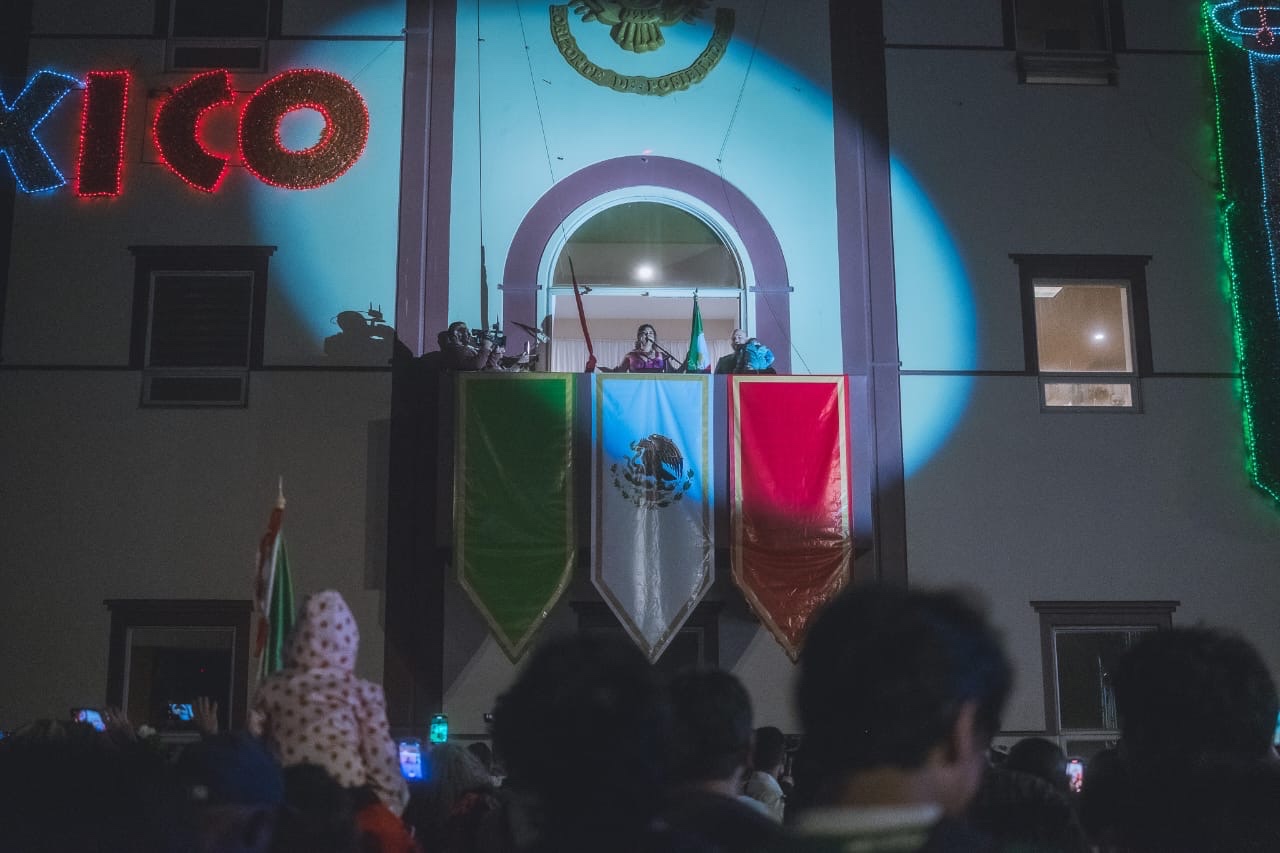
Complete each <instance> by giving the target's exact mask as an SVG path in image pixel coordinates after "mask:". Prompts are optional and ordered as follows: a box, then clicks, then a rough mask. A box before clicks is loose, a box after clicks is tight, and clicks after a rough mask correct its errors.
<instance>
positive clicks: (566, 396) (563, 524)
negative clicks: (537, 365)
mask: <svg viewBox="0 0 1280 853" xmlns="http://www.w3.org/2000/svg"><path fill="white" fill-rule="evenodd" d="M573 379H574V374H567V373H506V374H503V373H488V374H487V373H459V374H457V382H458V385H457V389H458V398H457V412H458V421H457V438H456V440H455V442H454V447H455V458H454V476H453V524H454V527H453V537H454V541H453V555H454V564H455V565H456V567H457V571H458V583H460V584H461V585H462V587H463V589H465V590H466V591H467V595H469V596H470V597H471V600H472V601H473V602H474V603H475V605H476V607H477V608H479V610H480V613H481V614H482V615H483V616H484V618H485V621H486V622H488V623H489V627H490V629H491V630H492V631H493V635H494V637H495V639H497V641H498V643H499V645H501V646H502V648H503V650H504V651H505V652H506V653H507V655H508V656H509V657H510V658H511V659H512V660H517V659H519V657H520V656H521V655H522V654H524V652H525V650H526V649H527V648H528V646H529V643H530V641H531V640H532V639H533V636H534V634H535V633H536V632H537V630H538V627H539V626H540V625H541V624H542V621H543V620H544V619H545V618H546V617H547V613H548V612H550V610H551V608H552V606H554V605H555V603H556V601H557V599H559V598H560V594H561V593H563V592H564V589H565V587H566V586H567V585H568V583H569V579H570V577H571V575H572V573H573V566H574V562H575V561H576V559H577V549H576V547H575V543H574V538H573V515H572V507H573V470H572V450H573V399H574V396H573V395H574V386H573Z"/></svg>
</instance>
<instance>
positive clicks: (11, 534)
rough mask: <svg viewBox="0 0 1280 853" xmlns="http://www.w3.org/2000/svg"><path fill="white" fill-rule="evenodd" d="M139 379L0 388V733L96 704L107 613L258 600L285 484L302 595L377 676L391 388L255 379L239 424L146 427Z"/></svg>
mask: <svg viewBox="0 0 1280 853" xmlns="http://www.w3.org/2000/svg"><path fill="white" fill-rule="evenodd" d="M139 381H140V380H139V375H138V374H137V373H136V372H132V371H112V372H80V371H18V370H6V371H0V400H3V401H4V404H3V405H2V406H0V471H3V472H4V476H3V479H0V577H2V578H3V582H4V595H3V596H0V648H3V649H4V653H3V654H2V655H0V684H4V685H5V687H4V690H0V729H11V728H13V727H15V726H16V725H19V724H21V723H23V722H27V721H29V720H31V719H34V718H37V717H44V716H56V717H61V716H63V715H65V714H66V712H67V709H68V708H70V707H72V706H76V705H88V706H98V705H101V704H102V702H103V701H104V699H105V696H106V675H107V646H108V629H109V623H110V620H109V618H108V613H107V609H106V608H105V607H104V606H103V604H102V602H103V600H104V599H108V598H233V599H234V598H239V599H248V598H252V596H253V579H254V574H255V561H256V554H257V545H258V540H259V539H260V538H261V536H262V534H263V532H264V530H265V527H266V523H267V518H268V515H269V514H270V511H271V507H272V504H273V502H274V500H275V494H276V483H277V477H279V476H283V477H284V485H285V492H286V497H287V498H288V502H289V503H288V507H287V509H286V510H285V524H284V531H285V539H286V542H287V544H288V548H289V559H290V567H291V570H292V573H293V582H294V590H295V593H296V594H297V595H299V596H301V595H304V594H306V593H308V592H311V591H317V590H320V589H327V588H332V589H337V590H339V591H340V592H342V594H343V595H344V596H345V597H346V598H347V600H348V601H349V602H350V604H351V607H352V610H353V611H354V612H355V615H356V619H357V621H358V623H359V625H360V628H361V643H360V651H359V657H358V660H357V671H358V672H359V673H360V674H361V675H363V676H366V677H370V678H375V679H377V678H380V677H381V673H382V652H383V643H382V626H381V624H380V620H381V613H382V606H381V605H382V602H381V593H380V588H381V578H382V576H383V573H384V561H385V518H386V512H385V505H386V457H385V452H386V439H385V435H386V419H387V417H388V414H389V408H390V384H391V383H390V377H389V375H388V374H385V373H346V374H333V373H290V372H265V373H255V374H254V375H253V376H252V378H251V381H250V391H249V393H250V405H249V407H248V408H246V409H226V410H222V409H197V410H180V409H139V408H138V393H139Z"/></svg>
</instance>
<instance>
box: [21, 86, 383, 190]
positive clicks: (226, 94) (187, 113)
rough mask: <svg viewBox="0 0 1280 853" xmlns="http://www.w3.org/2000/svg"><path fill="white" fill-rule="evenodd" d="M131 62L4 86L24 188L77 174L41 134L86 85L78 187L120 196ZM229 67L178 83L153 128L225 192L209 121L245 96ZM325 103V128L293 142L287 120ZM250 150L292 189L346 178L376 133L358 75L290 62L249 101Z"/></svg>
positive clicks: (188, 165) (202, 185)
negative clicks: (208, 142) (285, 133)
mask: <svg viewBox="0 0 1280 853" xmlns="http://www.w3.org/2000/svg"><path fill="white" fill-rule="evenodd" d="M129 83H130V78H129V72H128V71H91V72H89V74H88V77H87V79H86V80H85V81H84V82H81V81H80V80H77V79H76V78H74V77H69V76H67V75H65V74H59V73H57V72H54V71H39V72H36V74H34V75H33V76H32V77H31V79H30V80H28V81H27V85H26V87H25V88H24V89H23V90H22V93H21V94H19V95H18V97H17V98H16V99H14V101H13V103H12V104H10V103H9V102H8V101H6V100H5V97H4V93H3V92H0V154H3V155H4V159H5V161H6V162H7V163H8V164H9V169H10V171H11V172H12V173H13V177H14V180H15V181H16V183H17V186H18V189H20V190H22V191H23V192H25V193H39V192H48V191H50V190H56V189H58V188H59V187H62V186H64V185H65V184H66V183H67V179H66V178H65V177H63V174H62V172H61V171H59V170H58V167H57V165H56V164H55V163H54V161H53V158H52V157H50V156H49V152H48V151H47V150H46V149H45V147H44V145H43V144H42V143H41V142H40V138H39V134H38V131H39V128H40V125H41V123H43V122H44V120H45V119H46V118H48V116H49V114H50V113H52V112H53V110H54V108H56V107H57V106H58V104H59V103H60V102H61V101H62V99H63V98H64V97H65V96H66V94H67V93H68V92H70V91H71V90H72V89H83V90H84V98H83V103H82V106H81V116H80V148H79V155H78V157H77V160H76V182H75V192H76V195H78V196H80V197H82V198H90V197H107V198H110V197H114V196H118V195H120V192H121V189H122V186H123V178H122V174H123V167H124V149H125V144H124V143H125V127H126V119H127V116H128V97H129ZM235 100H236V96H235V92H234V90H233V89H232V88H231V75H230V73H229V72H227V71H225V70H219V71H209V72H205V73H203V74H197V75H196V76H195V77H192V78H191V79H190V80H188V81H187V82H186V83H184V84H182V85H181V86H179V87H177V88H176V89H174V90H173V93H172V94H171V95H170V96H169V97H168V98H166V99H165V100H164V102H163V103H162V104H161V105H160V108H159V109H158V110H157V112H156V117H155V124H154V125H153V126H152V136H153V138H154V140H155V145H156V150H157V151H159V152H160V159H161V161H162V162H163V163H164V165H165V166H167V167H168V168H169V170H170V171H171V172H173V173H174V174H175V175H177V176H178V177H179V178H181V179H182V180H183V181H185V182H186V183H187V184H189V185H190V186H192V187H194V188H196V189H198V190H201V191H203V192H209V193H211V192H215V191H216V190H217V189H218V187H219V186H220V185H221V184H222V180H223V178H225V177H226V174H227V167H228V163H229V162H230V161H229V159H228V158H227V157H224V156H221V155H219V154H218V153H217V152H214V151H209V150H206V149H205V147H204V145H203V143H202V142H201V140H200V122H201V120H202V119H203V118H204V117H205V115H206V114H208V113H209V112H210V111H211V110H215V109H222V108H229V107H233V106H234V105H235ZM308 109H309V110H315V111H316V112H318V113H319V114H320V115H321V116H323V118H324V131H323V132H322V134H321V136H320V139H319V141H318V142H316V143H315V144H314V145H312V146H310V147H309V148H306V149H303V150H300V151H299V150H294V149H291V148H289V147H287V146H286V145H285V144H284V142H283V141H282V140H281V138H280V122H281V121H282V120H283V119H284V117H285V116H286V115H288V114H289V113H291V112H294V111H296V110H308ZM237 139H238V145H239V149H240V159H241V161H242V162H243V163H244V165H245V167H246V169H247V170H248V171H249V172H250V173H251V174H253V175H254V176H255V177H257V178H258V180H260V181H262V182H264V183H267V184H270V185H272V186H276V187H281V188H282V189H291V190H306V189H312V188H314V187H319V186H323V185H324V184H327V183H330V182H332V181H335V180H337V179H338V178H339V177H341V176H342V175H343V174H345V173H346V171H347V170H348V169H350V168H351V167H352V165H354V164H355V162H356V161H357V160H359V159H360V155H361V154H363V153H364V149H365V144H366V143H367V142H368V139H369V111H368V108H367V107H366V106H365V102H364V99H363V98H362V97H361V96H360V93H359V92H358V91H356V89H355V87H354V86H352V85H351V83H349V82H348V81H346V80H344V79H342V78H341V77H339V76H338V75H336V74H331V73H330V72H328V71H320V70H318V69H314V68H302V69H294V70H292V71H285V72H283V73H282V74H278V75H276V76H275V77H273V78H271V79H270V80H268V81H267V82H266V83H264V84H263V85H262V86H261V87H259V88H258V90H257V91H255V92H254V93H253V94H252V95H250V96H249V97H248V98H247V99H246V100H245V102H244V105H243V107H242V108H241V110H240V118H239V126H238V132H237Z"/></svg>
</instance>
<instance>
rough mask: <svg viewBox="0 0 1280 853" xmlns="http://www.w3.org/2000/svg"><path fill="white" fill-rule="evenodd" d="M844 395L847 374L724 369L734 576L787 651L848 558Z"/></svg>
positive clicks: (836, 583)
mask: <svg viewBox="0 0 1280 853" xmlns="http://www.w3.org/2000/svg"><path fill="white" fill-rule="evenodd" d="M848 399H849V380H848V379H847V378H846V377H843V376H731V377H729V432H730V436H731V441H732V446H731V447H730V452H729V495H730V501H731V507H730V519H731V521H730V523H731V532H732V536H733V540H732V541H733V546H732V562H733V580H734V582H735V583H737V585H738V586H739V588H741V589H742V593H743V595H745V596H746V598H747V601H748V602H749V603H750V604H751V607H752V609H753V610H754V611H755V613H756V615H757V616H759V617H760V619H761V621H763V622H764V624H765V626H766V627H768V629H769V631H770V632H771V633H772V634H773V636H774V638H776V639H777V641H778V642H779V643H781V644H782V647H783V648H784V649H785V650H786V652H787V654H788V655H790V656H791V659H792V660H795V659H796V657H797V656H798V655H799V653H800V644H801V642H802V640H803V638H804V633H805V629H806V628H807V627H808V625H809V620H810V619H811V618H812V616H813V614H814V612H815V611H816V610H817V609H818V608H819V607H820V606H821V605H822V604H823V603H824V602H826V601H827V599H829V598H831V596H833V595H834V594H835V593H836V592H837V591H838V590H839V589H840V588H841V587H842V586H844V584H845V583H846V582H847V581H848V580H849V576H850V572H851V569H852V566H853V515H852V503H853V501H852V492H851V489H850V461H851V448H850V444H849V423H848Z"/></svg>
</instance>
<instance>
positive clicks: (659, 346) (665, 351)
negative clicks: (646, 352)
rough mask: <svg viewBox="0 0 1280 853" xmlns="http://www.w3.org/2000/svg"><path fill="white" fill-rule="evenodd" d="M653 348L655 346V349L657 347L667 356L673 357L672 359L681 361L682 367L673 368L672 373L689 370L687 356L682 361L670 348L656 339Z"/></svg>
mask: <svg viewBox="0 0 1280 853" xmlns="http://www.w3.org/2000/svg"><path fill="white" fill-rule="evenodd" d="M653 348H654V349H656V350H657V351H658V352H660V353H662V354H663V355H665V356H666V357H667V358H669V359H671V360H672V361H679V362H680V367H679V368H677V369H676V370H673V371H672V373H681V372H687V367H688V365H687V364H686V362H687V361H688V360H689V359H687V358H686V359H684V360H683V361H682V360H680V359H678V358H676V357H675V356H674V355H673V354H672V353H671V351H670V350H668V349H667V348H666V347H664V346H662V344H660V343H658V342H657V341H654V342H653Z"/></svg>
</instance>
